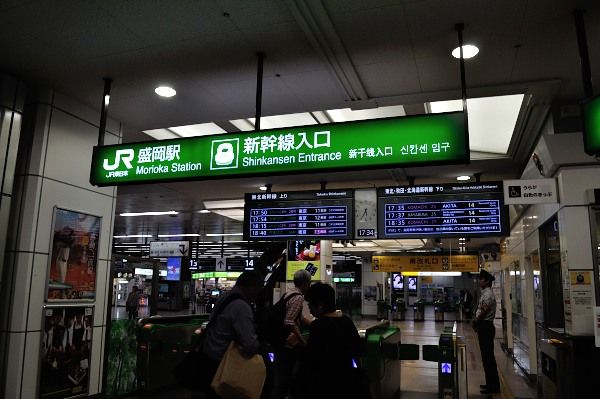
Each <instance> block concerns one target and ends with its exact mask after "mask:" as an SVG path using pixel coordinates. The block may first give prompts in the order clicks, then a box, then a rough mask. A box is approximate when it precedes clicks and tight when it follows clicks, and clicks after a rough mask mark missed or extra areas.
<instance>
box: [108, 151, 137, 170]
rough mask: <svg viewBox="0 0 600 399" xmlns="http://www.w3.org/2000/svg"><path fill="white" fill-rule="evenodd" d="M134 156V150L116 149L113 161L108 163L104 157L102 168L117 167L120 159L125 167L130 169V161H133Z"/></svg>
mask: <svg viewBox="0 0 600 399" xmlns="http://www.w3.org/2000/svg"><path fill="white" fill-rule="evenodd" d="M134 157H135V152H134V151H133V150H132V149H126V150H117V152H116V154H115V163H113V164H109V163H108V159H106V158H104V163H103V164H102V166H103V167H104V170H115V169H117V168H118V167H119V165H120V164H121V161H123V163H124V164H125V167H127V169H131V168H133V165H132V164H131V161H133V158H134Z"/></svg>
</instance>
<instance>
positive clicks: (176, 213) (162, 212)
mask: <svg viewBox="0 0 600 399" xmlns="http://www.w3.org/2000/svg"><path fill="white" fill-rule="evenodd" d="M178 214H179V212H177V211H160V212H125V213H121V216H161V215H178Z"/></svg>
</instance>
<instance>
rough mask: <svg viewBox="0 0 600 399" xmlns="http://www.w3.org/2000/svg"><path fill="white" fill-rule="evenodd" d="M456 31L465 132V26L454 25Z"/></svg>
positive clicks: (467, 115)
mask: <svg viewBox="0 0 600 399" xmlns="http://www.w3.org/2000/svg"><path fill="white" fill-rule="evenodd" d="M455 28H456V31H457V33H458V48H459V50H460V52H459V54H460V58H459V61H460V89H461V94H462V106H463V113H464V121H465V129H467V132H468V131H469V113H468V111H467V78H466V72H465V57H464V54H463V52H464V49H463V45H464V42H463V31H464V29H465V24H463V23H460V24H456V26H455ZM466 140H467V148H469V145H468V144H469V134H468V133H467V137H466Z"/></svg>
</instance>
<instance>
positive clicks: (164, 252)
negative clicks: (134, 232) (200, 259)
mask: <svg viewBox="0 0 600 399" xmlns="http://www.w3.org/2000/svg"><path fill="white" fill-rule="evenodd" d="M189 253H190V242H189V241H151V242H150V257H154V258H162V257H167V256H168V257H183V256H188V255H189Z"/></svg>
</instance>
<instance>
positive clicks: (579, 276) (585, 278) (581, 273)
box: [565, 270, 595, 335]
mask: <svg viewBox="0 0 600 399" xmlns="http://www.w3.org/2000/svg"><path fill="white" fill-rule="evenodd" d="M592 273H593V272H592V270H569V280H570V283H571V287H570V303H569V305H570V310H571V323H572V325H571V328H572V330H571V331H572V332H571V333H572V334H576V335H593V334H594V324H593V319H592V318H590V314H593V312H594V305H595V304H594V286H593V285H592V277H593V274H592ZM565 313H566V311H565Z"/></svg>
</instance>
